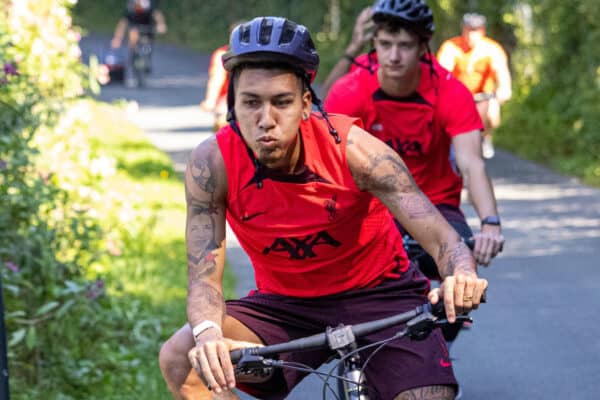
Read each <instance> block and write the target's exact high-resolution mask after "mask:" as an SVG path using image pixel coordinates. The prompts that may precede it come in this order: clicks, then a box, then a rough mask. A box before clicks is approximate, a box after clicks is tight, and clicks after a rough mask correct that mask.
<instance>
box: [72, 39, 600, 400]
mask: <svg viewBox="0 0 600 400" xmlns="http://www.w3.org/2000/svg"><path fill="white" fill-rule="evenodd" d="M107 44H108V38H103V37H96V38H84V39H83V41H82V47H83V50H84V55H85V56H86V57H87V55H89V54H90V53H91V52H95V53H97V54H99V53H101V52H102V51H103V50H104V49H106V46H107ZM208 62H209V55H207V54H199V53H196V52H194V51H191V50H187V49H182V48H177V47H173V46H167V45H161V44H159V45H157V46H156V49H155V57H154V69H153V75H152V76H151V78H150V79H149V83H148V87H146V88H144V89H127V88H124V87H121V86H107V87H105V88H104V90H103V91H102V94H101V95H100V96H99V97H100V99H102V100H105V101H114V100H117V99H127V100H130V101H133V102H135V103H132V104H134V106H132V107H129V109H130V110H132V111H131V112H130V115H131V119H132V120H133V121H134V122H135V123H137V124H138V125H139V126H140V127H141V128H142V129H143V130H144V131H145V132H146V133H147V134H148V137H149V138H150V139H151V140H152V142H153V143H155V144H156V146H157V147H159V148H161V149H163V150H164V151H165V152H167V153H168V154H169V155H170V156H171V157H172V159H173V162H174V164H175V166H176V168H177V169H178V170H182V169H183V168H184V165H185V162H186V160H187V156H188V154H189V152H190V150H191V149H192V148H193V147H195V145H197V144H198V143H200V142H201V141H202V140H204V139H205V138H206V137H208V136H209V135H211V134H212V129H211V126H212V123H213V121H212V116H211V115H210V114H207V113H204V112H202V111H201V110H200V109H199V107H198V104H199V103H200V101H201V100H202V98H203V96H204V91H205V83H206V79H207V70H208ZM135 104H137V105H138V106H135ZM136 109H137V111H136ZM487 167H488V173H489V174H490V176H491V177H492V179H493V183H494V187H495V191H496V197H497V199H498V203H499V208H500V215H501V218H502V223H503V229H504V234H505V236H506V246H505V250H504V252H503V253H502V255H501V256H500V257H499V258H497V259H496V260H495V261H494V262H493V265H492V266H491V267H489V268H486V269H483V268H482V269H481V270H480V274H481V275H482V276H484V277H486V278H487V279H489V281H490V288H489V291H488V304H486V305H484V306H483V307H482V309H481V310H480V311H477V312H475V313H474V314H473V318H474V319H475V322H474V324H473V327H472V328H471V329H470V330H468V331H465V332H464V333H463V334H461V336H460V337H459V339H458V340H457V343H455V345H454V347H453V348H452V355H453V357H454V358H455V360H454V368H455V372H456V375H457V377H458V379H459V381H460V383H461V385H462V386H463V391H464V397H463V399H527V400H533V399H578V400H579V399H581V400H586V399H589V400H592V399H593V400H595V399H598V398H599V396H598V393H597V386H596V385H597V382H598V380H599V379H600V334H599V332H598V329H599V328H600V322H599V320H598V316H597V315H596V312H597V310H598V306H599V305H600V261H599V258H600V191H599V190H597V189H593V188H590V187H587V186H584V185H582V184H580V183H579V182H578V181H577V180H575V179H572V178H568V177H563V176H560V175H557V174H555V173H553V172H551V171H549V170H548V169H546V168H543V167H541V166H538V165H536V164H533V163H530V162H527V161H524V160H521V159H519V158H518V157H516V156H514V155H512V154H510V153H507V152H503V151H497V155H496V157H495V158H494V159H492V160H489V161H488V163H487ZM182 195H183V194H182ZM464 211H465V212H466V213H467V215H468V216H469V223H470V224H471V226H473V227H477V226H478V225H479V222H478V219H477V218H476V217H475V214H474V211H473V210H472V208H471V206H470V205H468V203H467V204H466V205H465V206H464ZM227 236H228V237H227V246H228V251H227V258H228V261H229V263H230V264H231V266H232V268H233V270H234V272H235V274H236V275H237V277H238V281H239V285H238V294H239V295H244V294H246V293H247V292H248V290H249V289H252V288H253V287H254V281H253V274H252V268H251V265H250V263H249V261H248V259H247V257H246V255H245V254H244V252H243V250H242V249H241V248H240V247H239V244H238V243H237V241H236V240H235V237H234V235H233V234H232V233H231V232H228V235H227ZM183 306H184V305H183V304H182V307H183ZM320 390H321V387H320V385H319V382H318V381H317V380H316V379H314V378H313V379H307V380H305V381H304V382H303V383H302V384H301V385H300V386H299V387H298V388H296V389H295V390H294V392H292V394H291V395H290V396H289V397H288V398H289V399H315V398H320V397H319V396H320V393H321V392H320ZM244 398H245V399H249V398H250V397H244Z"/></svg>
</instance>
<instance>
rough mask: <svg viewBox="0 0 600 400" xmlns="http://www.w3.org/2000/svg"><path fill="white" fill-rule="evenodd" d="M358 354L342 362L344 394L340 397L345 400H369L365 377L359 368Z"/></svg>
mask: <svg viewBox="0 0 600 400" xmlns="http://www.w3.org/2000/svg"><path fill="white" fill-rule="evenodd" d="M360 365H361V363H360V359H359V356H358V354H357V355H355V356H353V357H351V358H350V359H349V360H347V361H345V362H344V374H343V376H344V378H346V380H344V381H343V390H344V393H343V394H342V393H340V394H342V396H341V397H340V398H341V399H346V400H369V393H368V392H367V388H366V386H365V375H364V373H363V372H362V370H361V368H360Z"/></svg>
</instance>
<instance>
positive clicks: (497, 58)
mask: <svg viewBox="0 0 600 400" xmlns="http://www.w3.org/2000/svg"><path fill="white" fill-rule="evenodd" d="M437 58H438V61H439V62H440V64H441V65H442V66H443V67H444V68H446V69H447V70H449V71H451V72H452V75H454V76H455V77H456V78H457V79H459V80H460V81H461V82H463V83H464V84H465V86H467V88H468V89H469V90H470V91H471V93H473V95H474V97H475V101H476V102H477V109H478V111H479V115H480V116H481V119H482V120H483V123H484V125H485V131H484V134H483V146H482V149H483V156H484V157H485V158H492V157H493V156H494V147H493V145H492V131H493V129H495V128H497V127H498V126H499V125H500V105H502V104H503V103H504V102H506V101H507V100H509V99H510V98H511V96H512V90H511V77H510V71H509V68H508V61H507V56H506V53H505V51H504V49H503V48H502V46H501V45H500V44H499V43H498V42H496V41H494V40H492V39H490V38H489V37H487V36H486V18H485V17H484V16H483V15H480V14H475V13H469V14H465V15H464V17H463V32H462V35H461V36H457V37H453V38H451V39H448V40H447V41H445V42H444V43H443V44H442V46H441V47H440V49H439V51H438V54H437Z"/></svg>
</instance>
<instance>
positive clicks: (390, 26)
mask: <svg viewBox="0 0 600 400" xmlns="http://www.w3.org/2000/svg"><path fill="white" fill-rule="evenodd" d="M373 22H374V23H375V32H378V31H380V30H383V31H386V32H389V33H398V32H400V30H402V29H404V30H406V31H408V32H410V33H412V34H414V35H416V36H418V37H419V40H420V41H421V42H428V41H429V39H431V32H429V31H427V30H426V29H425V28H424V27H423V26H422V24H418V23H412V22H410V21H406V20H403V19H400V18H396V17H394V16H392V15H385V14H376V15H375V16H374V17H373Z"/></svg>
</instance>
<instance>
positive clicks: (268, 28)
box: [258, 18, 273, 44]
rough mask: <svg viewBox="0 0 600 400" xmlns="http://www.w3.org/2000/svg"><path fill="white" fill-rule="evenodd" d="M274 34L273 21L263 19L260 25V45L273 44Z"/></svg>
mask: <svg viewBox="0 0 600 400" xmlns="http://www.w3.org/2000/svg"><path fill="white" fill-rule="evenodd" d="M272 32H273V21H272V20H270V19H267V18H263V20H262V22H261V24H260V31H259V34H258V35H259V36H258V43H259V44H269V43H271V33H272Z"/></svg>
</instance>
